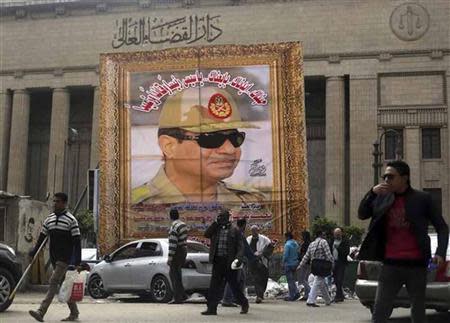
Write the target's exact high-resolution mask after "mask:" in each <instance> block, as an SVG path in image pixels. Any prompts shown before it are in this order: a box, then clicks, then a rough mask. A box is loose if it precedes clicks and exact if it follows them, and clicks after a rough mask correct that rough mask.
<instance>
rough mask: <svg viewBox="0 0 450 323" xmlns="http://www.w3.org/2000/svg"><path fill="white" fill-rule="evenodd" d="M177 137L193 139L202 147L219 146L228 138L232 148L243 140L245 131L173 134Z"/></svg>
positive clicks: (238, 145) (239, 144)
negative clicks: (191, 134)
mask: <svg viewBox="0 0 450 323" xmlns="http://www.w3.org/2000/svg"><path fill="white" fill-rule="evenodd" d="M175 138H177V139H181V140H195V141H197V143H198V145H199V146H200V147H202V148H210V149H211V148H219V147H220V146H222V145H223V144H224V143H225V141H227V140H229V141H230V142H231V144H232V145H233V147H234V148H237V147H240V146H241V145H242V144H243V143H244V140H245V132H240V131H234V132H230V133H223V132H208V133H201V134H198V135H193V136H190V135H185V134H180V135H177V136H175Z"/></svg>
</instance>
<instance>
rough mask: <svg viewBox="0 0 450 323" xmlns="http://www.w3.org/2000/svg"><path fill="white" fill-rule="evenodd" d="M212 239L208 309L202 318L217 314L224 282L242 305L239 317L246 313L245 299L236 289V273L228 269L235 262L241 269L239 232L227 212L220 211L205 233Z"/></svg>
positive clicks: (241, 256)
mask: <svg viewBox="0 0 450 323" xmlns="http://www.w3.org/2000/svg"><path fill="white" fill-rule="evenodd" d="M205 237H206V238H209V239H210V240H211V245H210V249H209V262H210V263H212V264H213V270H212V276H211V283H210V286H209V291H208V301H207V306H208V308H207V309H206V311H204V312H202V315H217V305H218V304H219V301H220V299H221V298H222V295H223V290H224V286H225V283H226V282H227V283H229V284H230V287H231V290H232V292H233V295H234V296H235V297H236V300H237V302H238V303H239V304H240V305H241V314H246V313H247V312H248V308H249V305H248V300H247V298H246V297H245V295H244V294H243V293H242V290H241V289H240V288H239V283H238V282H237V270H233V269H231V264H232V263H233V262H234V265H235V266H236V267H240V266H241V264H242V261H243V256H244V246H243V242H242V233H241V232H240V231H239V230H238V229H237V228H235V227H233V226H232V225H231V223H230V213H229V211H228V210H223V211H221V212H220V214H219V215H218V216H217V220H216V221H214V222H213V223H212V224H211V225H210V226H209V227H208V228H207V229H206V231H205Z"/></svg>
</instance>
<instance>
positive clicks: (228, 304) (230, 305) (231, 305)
mask: <svg viewBox="0 0 450 323" xmlns="http://www.w3.org/2000/svg"><path fill="white" fill-rule="evenodd" d="M222 307H238V306H237V305H236V304H234V303H222Z"/></svg>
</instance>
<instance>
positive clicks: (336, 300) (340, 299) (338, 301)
mask: <svg viewBox="0 0 450 323" xmlns="http://www.w3.org/2000/svg"><path fill="white" fill-rule="evenodd" d="M343 301H344V299H343V298H335V299H334V302H335V303H342V302H343Z"/></svg>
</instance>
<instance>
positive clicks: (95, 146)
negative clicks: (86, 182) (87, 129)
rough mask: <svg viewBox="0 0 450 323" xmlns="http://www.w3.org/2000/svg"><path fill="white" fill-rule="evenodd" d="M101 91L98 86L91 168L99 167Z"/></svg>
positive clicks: (92, 134) (94, 106)
mask: <svg viewBox="0 0 450 323" xmlns="http://www.w3.org/2000/svg"><path fill="white" fill-rule="evenodd" d="M99 95H100V89H99V87H98V86H95V87H94V102H93V107H92V130H91V162H90V168H95V167H97V164H98V162H99V160H100V159H99V155H100V154H99V147H98V137H99V126H100V122H99V121H100V97H99Z"/></svg>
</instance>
